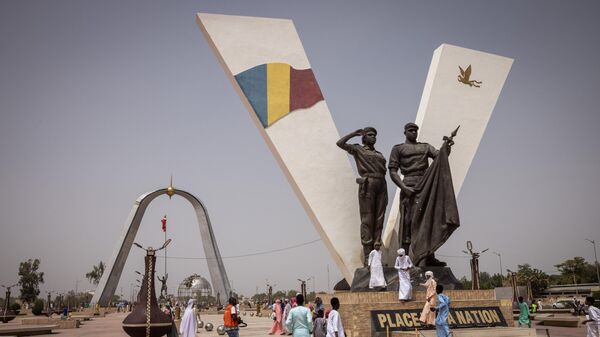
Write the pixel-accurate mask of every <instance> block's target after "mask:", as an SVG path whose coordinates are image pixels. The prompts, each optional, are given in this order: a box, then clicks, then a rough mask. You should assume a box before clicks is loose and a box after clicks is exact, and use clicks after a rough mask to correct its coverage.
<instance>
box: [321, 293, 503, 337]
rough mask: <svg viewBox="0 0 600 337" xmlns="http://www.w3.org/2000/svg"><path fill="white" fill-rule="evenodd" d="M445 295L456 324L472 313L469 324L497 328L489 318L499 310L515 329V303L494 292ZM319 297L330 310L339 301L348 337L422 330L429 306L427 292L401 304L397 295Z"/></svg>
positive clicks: (348, 294) (350, 294) (364, 294)
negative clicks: (423, 315) (402, 329)
mask: <svg viewBox="0 0 600 337" xmlns="http://www.w3.org/2000/svg"><path fill="white" fill-rule="evenodd" d="M444 293H445V294H446V295H447V296H448V297H450V299H451V301H452V304H451V308H452V309H454V310H456V311H457V312H459V314H458V317H457V318H456V324H461V323H465V322H463V320H464V315H463V313H464V312H469V313H471V312H472V313H473V315H471V314H469V313H467V314H466V315H468V316H469V317H468V319H467V322H466V323H470V322H471V321H474V322H475V323H480V324H481V325H484V324H490V325H493V324H494V322H493V321H496V319H494V320H489V319H488V318H489V316H490V315H489V313H492V314H494V313H493V312H492V311H494V310H496V312H498V311H499V312H501V315H500V314H498V315H497V316H500V318H502V316H503V318H504V322H505V323H506V325H507V326H509V327H512V326H513V325H514V320H513V317H512V316H513V315H512V303H511V301H508V300H497V299H496V297H495V293H494V290H448V291H444ZM319 296H320V297H321V298H322V299H323V303H324V304H325V305H326V309H331V306H330V305H329V303H330V300H331V298H332V297H334V296H335V297H337V298H339V300H340V310H339V311H340V315H341V316H342V322H343V324H344V329H345V330H346V335H347V336H348V337H364V336H372V335H376V328H378V329H381V328H382V326H389V327H391V328H392V330H393V329H395V328H399V325H403V326H405V327H406V328H407V329H413V330H414V328H415V327H416V328H419V329H420V328H421V326H420V324H419V323H418V321H417V320H418V313H419V312H420V311H421V309H422V308H423V306H424V305H425V292H424V291H415V292H413V298H414V300H413V301H409V302H400V301H399V300H398V292H396V291H387V292H337V293H334V294H325V295H319ZM493 308H495V309H493ZM490 310H491V311H490ZM482 311H483V314H484V315H485V316H481V317H479V316H478V315H479V314H480V313H481V312H482ZM386 312H387V313H388V314H386ZM378 315H379V316H378ZM381 315H383V316H381ZM375 317H378V319H375ZM494 317H495V316H494ZM480 318H481V321H480V320H479V319H480ZM484 318H485V319H484ZM450 323H451V324H452V323H453V322H450ZM377 325H380V326H377ZM399 334H400V332H392V333H391V335H399Z"/></svg>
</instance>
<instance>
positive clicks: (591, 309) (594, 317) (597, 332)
mask: <svg viewBox="0 0 600 337" xmlns="http://www.w3.org/2000/svg"><path fill="white" fill-rule="evenodd" d="M594 302H595V300H594V298H593V297H591V296H588V297H586V298H585V309H586V311H587V315H586V320H585V321H583V323H584V324H585V325H586V326H587V337H600V309H598V308H596V307H595V306H594Z"/></svg>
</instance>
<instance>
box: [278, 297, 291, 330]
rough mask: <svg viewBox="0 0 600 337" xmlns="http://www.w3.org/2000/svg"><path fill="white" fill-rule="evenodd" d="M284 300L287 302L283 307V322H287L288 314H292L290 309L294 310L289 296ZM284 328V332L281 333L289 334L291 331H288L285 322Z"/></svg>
mask: <svg viewBox="0 0 600 337" xmlns="http://www.w3.org/2000/svg"><path fill="white" fill-rule="evenodd" d="M283 301H284V302H285V307H284V308H283V323H285V321H287V318H288V315H289V314H290V310H292V305H291V304H290V300H289V299H287V298H286V299H284V300H283ZM282 328H283V332H282V333H281V334H280V335H287V334H289V331H288V329H287V327H286V326H285V324H283V326H282Z"/></svg>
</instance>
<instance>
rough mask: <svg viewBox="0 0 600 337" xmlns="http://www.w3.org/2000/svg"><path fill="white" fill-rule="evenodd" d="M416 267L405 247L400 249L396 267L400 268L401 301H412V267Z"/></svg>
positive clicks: (399, 292)
mask: <svg viewBox="0 0 600 337" xmlns="http://www.w3.org/2000/svg"><path fill="white" fill-rule="evenodd" d="M412 267H414V266H413V263H412V261H411V260H410V257H409V256H408V255H406V252H405V251H404V248H400V249H398V257H397V258H396V263H395V264H394V268H396V270H398V299H399V300H400V301H401V302H404V301H410V299H411V298H412V285H411V284H410V269H411V268H412Z"/></svg>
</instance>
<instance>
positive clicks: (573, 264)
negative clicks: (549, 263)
mask: <svg viewBox="0 0 600 337" xmlns="http://www.w3.org/2000/svg"><path fill="white" fill-rule="evenodd" d="M555 267H556V268H557V269H558V271H559V272H560V274H561V276H562V279H561V283H594V282H596V267H595V266H594V265H593V264H591V263H588V262H586V261H585V259H584V258H583V257H581V256H576V257H574V258H572V259H570V260H565V261H563V262H562V263H559V264H557V265H555Z"/></svg>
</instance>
